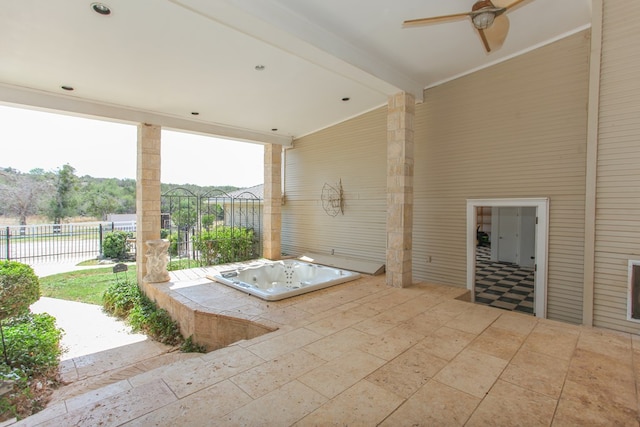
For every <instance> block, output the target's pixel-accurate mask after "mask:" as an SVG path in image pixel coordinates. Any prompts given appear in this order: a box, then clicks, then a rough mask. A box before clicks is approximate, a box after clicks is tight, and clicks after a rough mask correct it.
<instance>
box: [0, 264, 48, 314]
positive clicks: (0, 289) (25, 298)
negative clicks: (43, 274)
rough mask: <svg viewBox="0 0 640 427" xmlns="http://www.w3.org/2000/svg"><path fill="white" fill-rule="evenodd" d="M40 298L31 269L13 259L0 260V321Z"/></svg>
mask: <svg viewBox="0 0 640 427" xmlns="http://www.w3.org/2000/svg"><path fill="white" fill-rule="evenodd" d="M39 298H40V282H39V281H38V276H36V275H35V273H34V272H33V269H32V268H31V267H29V266H28V265H26V264H22V263H19V262H15V261H0V322H2V321H3V320H5V319H8V318H10V317H13V316H18V315H20V314H22V313H24V312H26V311H28V310H29V306H30V305H31V304H33V303H34V302H36V301H38V299H39Z"/></svg>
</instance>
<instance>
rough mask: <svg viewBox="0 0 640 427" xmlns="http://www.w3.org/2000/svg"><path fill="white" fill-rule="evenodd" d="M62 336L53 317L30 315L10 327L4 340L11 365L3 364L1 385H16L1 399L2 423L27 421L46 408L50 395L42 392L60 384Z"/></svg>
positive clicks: (10, 323) (5, 332) (13, 319)
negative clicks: (4, 383) (9, 382)
mask: <svg viewBox="0 0 640 427" xmlns="http://www.w3.org/2000/svg"><path fill="white" fill-rule="evenodd" d="M62 334H63V331H62V330H61V329H59V328H57V327H56V325H55V319H54V318H53V317H52V316H50V315H49V314H33V313H27V314H23V315H21V316H16V317H13V318H11V320H10V321H9V322H8V323H7V325H6V326H5V328H4V340H5V342H6V349H7V359H8V360H9V362H10V363H9V364H5V363H0V381H14V384H13V389H12V390H11V391H10V392H9V393H7V394H5V395H4V396H2V397H0V422H1V421H5V420H7V419H9V418H12V417H17V418H24V417H27V416H29V415H32V414H34V413H36V412H38V411H40V410H42V409H43V408H44V406H45V403H46V396H47V395H48V394H47V393H46V392H44V393H43V392H42V390H46V388H47V386H48V385H50V384H55V383H57V380H58V364H59V358H60V354H61V352H62V351H61V348H60V339H61V338H62ZM36 384H39V386H37V385H36ZM43 384H44V386H43Z"/></svg>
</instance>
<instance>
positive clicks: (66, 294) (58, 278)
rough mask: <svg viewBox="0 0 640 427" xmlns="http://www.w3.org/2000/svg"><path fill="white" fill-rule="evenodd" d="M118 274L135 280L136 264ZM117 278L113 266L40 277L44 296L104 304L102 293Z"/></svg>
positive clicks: (41, 290)
mask: <svg viewBox="0 0 640 427" xmlns="http://www.w3.org/2000/svg"><path fill="white" fill-rule="evenodd" d="M117 274H118V275H120V276H123V275H125V274H126V277H128V278H129V280H131V281H134V282H135V280H136V266H135V265H130V266H129V271H127V272H124V273H117ZM115 279H116V275H115V274H114V273H113V266H110V267H104V268H92V269H89V270H80V271H72V272H69V273H60V274H54V275H53V276H47V277H41V278H40V292H41V293H42V296H43V297H51V298H58V299H64V300H69V301H78V302H84V303H87V304H96V305H102V294H103V293H104V291H105V290H106V289H107V288H108V287H109V285H110V284H112V283H113V282H114V280H115Z"/></svg>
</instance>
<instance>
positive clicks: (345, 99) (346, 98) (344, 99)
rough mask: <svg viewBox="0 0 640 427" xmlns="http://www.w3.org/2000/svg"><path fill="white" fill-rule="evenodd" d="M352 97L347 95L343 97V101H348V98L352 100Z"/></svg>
mask: <svg viewBox="0 0 640 427" xmlns="http://www.w3.org/2000/svg"><path fill="white" fill-rule="evenodd" d="M350 99H351V98H349V97H348V96H345V97H344V98H342V101H344V102H347V101H348V100H350Z"/></svg>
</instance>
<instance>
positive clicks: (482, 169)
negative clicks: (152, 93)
mask: <svg viewBox="0 0 640 427" xmlns="http://www.w3.org/2000/svg"><path fill="white" fill-rule="evenodd" d="M588 62H589V33H588V32H582V33H579V34H576V35H573V36H570V37H568V38H565V39H562V40H560V41H558V42H556V43H553V44H551V45H548V46H545V47H542V48H540V49H537V50H535V51H532V52H530V53H528V54H525V55H522V56H519V57H517V58H514V59H511V60H509V61H506V62H504V63H501V64H498V65H496V66H493V67H491V68H489V69H485V70H481V71H479V72H476V73H473V74H471V75H468V76H465V77H462V78H459V79H457V80H454V81H451V82H449V83H446V84H443V85H440V86H437V87H434V88H431V89H429V90H427V91H425V102H424V103H423V104H421V105H418V106H417V108H416V118H415V187H414V192H415V206H414V238H413V243H414V247H413V255H414V257H413V260H414V264H413V265H414V266H413V270H414V279H415V280H424V281H430V282H435V283H443V284H450V285H455V286H464V284H465V281H466V259H465V253H466V252H465V244H466V235H465V230H466V211H465V209H466V200H467V199H489V198H526V197H549V199H550V228H549V257H548V259H549V269H548V288H547V289H548V303H547V315H548V317H549V318H553V319H558V320H564V321H568V322H573V323H580V322H581V320H582V290H583V281H582V278H583V242H584V202H585V160H586V154H585V152H586V128H587V125H586V124H587V111H586V105H587V95H588Z"/></svg>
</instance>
